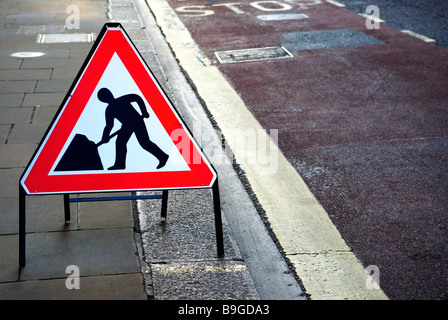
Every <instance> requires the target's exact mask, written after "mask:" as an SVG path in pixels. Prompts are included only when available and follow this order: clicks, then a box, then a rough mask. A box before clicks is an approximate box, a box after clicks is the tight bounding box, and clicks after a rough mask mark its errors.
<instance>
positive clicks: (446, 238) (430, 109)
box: [169, 0, 448, 299]
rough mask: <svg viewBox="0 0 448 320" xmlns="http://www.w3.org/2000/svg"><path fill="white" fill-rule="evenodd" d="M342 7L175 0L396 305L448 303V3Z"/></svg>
mask: <svg viewBox="0 0 448 320" xmlns="http://www.w3.org/2000/svg"><path fill="white" fill-rule="evenodd" d="M341 2H343V3H346V4H347V6H348V8H349V9H350V10H353V11H350V10H347V8H344V7H340V6H338V5H335V4H334V3H329V2H325V1H314V0H309V1H305V0H303V1H292V0H291V1H286V0H285V1H242V0H241V1H237V2H235V1H212V2H211V1H204V2H203V3H201V2H198V1H189V0H186V1H174V0H171V1H169V3H170V5H171V6H172V7H173V8H174V9H175V10H176V12H177V14H178V16H179V17H180V19H181V20H182V22H183V23H184V24H185V26H186V27H187V28H188V30H189V31H190V33H191V35H192V37H193V38H194V40H195V41H196V43H197V44H198V45H199V47H200V48H201V50H202V51H203V53H204V54H205V55H206V56H207V58H208V59H209V60H210V61H212V63H213V64H214V65H216V66H217V67H218V68H219V70H220V71H221V72H222V73H223V74H224V75H225V76H226V77H227V79H228V80H229V82H230V83H231V85H232V86H233V88H235V90H236V91H237V92H238V94H239V95H240V97H241V98H242V99H243V100H244V102H245V104H246V106H247V107H248V108H249V110H250V111H251V112H252V114H253V115H254V116H255V117H256V118H257V120H258V121H259V122H260V124H261V125H262V126H263V127H264V128H265V129H278V130H279V131H278V133H279V134H278V146H279V148H280V149H281V150H282V152H283V153H284V155H285V156H286V158H287V159H288V161H289V162H290V163H291V164H292V165H293V166H294V168H295V169H296V170H297V172H298V173H299V174H300V175H301V176H302V177H303V179H304V180H305V182H306V183H307V185H308V187H309V188H310V189H311V191H312V192H313V194H314V195H315V196H316V198H317V199H318V200H319V202H320V203H321V204H322V206H323V207H324V208H325V209H326V211H327V212H328V215H329V216H330V218H331V220H332V221H333V223H334V224H335V225H336V227H337V229H338V230H339V232H340V233H341V234H342V236H343V238H344V239H345V240H346V242H347V244H348V245H349V246H350V248H351V249H352V250H353V252H354V253H355V254H356V256H357V257H358V258H359V259H360V260H361V262H362V263H363V265H364V266H365V267H366V268H369V267H370V268H376V270H378V272H379V274H377V275H378V276H379V279H380V285H381V288H382V289H383V290H384V291H385V293H386V294H387V295H388V297H389V298H391V299H446V298H447V297H448V291H447V288H448V284H447V281H448V280H447V279H448V263H447V262H448V261H447V258H448V251H447V246H446V243H447V242H448V224H447V221H448V220H447V214H448V211H447V208H448V197H447V194H448V183H447V179H446V177H447V172H448V160H447V159H448V93H447V90H446V87H447V83H448V63H447V61H448V52H447V51H446V49H443V47H446V42H445V41H446V40H445V39H444V38H445V37H446V35H445V34H446V10H445V9H444V8H446V4H445V2H444V1H430V2H424V1H420V2H416V1H377V2H376V3H377V5H378V7H379V9H380V18H381V19H383V20H385V21H386V22H385V23H383V24H381V25H380V28H378V29H368V28H367V27H366V25H365V22H366V18H365V17H361V16H360V15H359V14H357V13H362V12H363V11H364V12H365V7H366V4H367V2H363V1H341ZM371 4H375V1H369V3H368V5H371ZM363 8H364V9H363ZM403 29H407V30H411V31H412V32H415V33H419V34H421V35H424V36H426V37H430V38H433V39H435V40H436V44H434V43H428V42H426V41H423V40H421V39H419V38H417V37H415V36H410V35H408V34H405V33H403V32H402V31H401V30H403ZM444 30H445V31H444ZM272 47H283V48H286V49H287V51H288V52H289V53H290V54H291V56H289V55H285V54H282V53H281V52H272V51H269V50H270V49H269V50H268V53H267V55H270V56H269V58H268V59H266V60H262V59H258V58H257V59H251V57H253V56H251V53H252V51H249V52H246V53H244V54H243V55H242V56H240V57H238V54H236V53H235V52H230V53H229V51H230V50H240V49H253V48H265V49H266V48H272ZM265 49H263V50H265ZM263 50H262V51H263ZM266 50H267V49H266ZM223 51H225V52H227V57H231V58H232V57H233V58H235V57H236V59H237V60H238V59H240V60H239V61H237V62H236V61H234V63H227V62H226V61H225V60H224V59H225V58H226V54H224V55H221V56H219V53H220V52H223ZM264 52H266V51H264ZM263 54H264V53H263V52H261V53H260V52H258V53H256V54H255V55H258V56H260V55H261V56H263ZM223 57H224V58H223ZM244 57H246V58H247V59H246V60H244V59H245V58H244ZM273 57H274V58H273ZM299 277H300V274H299Z"/></svg>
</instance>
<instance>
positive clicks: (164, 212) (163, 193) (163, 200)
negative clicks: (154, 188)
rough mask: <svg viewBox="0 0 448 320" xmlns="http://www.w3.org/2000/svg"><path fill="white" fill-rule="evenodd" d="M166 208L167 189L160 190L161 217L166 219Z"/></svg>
mask: <svg viewBox="0 0 448 320" xmlns="http://www.w3.org/2000/svg"><path fill="white" fill-rule="evenodd" d="M167 209H168V190H163V192H162V214H161V216H162V218H164V219H166V211H167Z"/></svg>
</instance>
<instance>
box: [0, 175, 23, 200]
mask: <svg viewBox="0 0 448 320" xmlns="http://www.w3.org/2000/svg"><path fill="white" fill-rule="evenodd" d="M23 170H24V168H13V169H0V181H1V182H2V183H1V184H0V198H3V197H18V196H19V178H20V176H21V175H22V173H23Z"/></svg>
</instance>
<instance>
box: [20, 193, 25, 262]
mask: <svg viewBox="0 0 448 320" xmlns="http://www.w3.org/2000/svg"><path fill="white" fill-rule="evenodd" d="M25 196H26V192H25V190H23V187H22V186H19V266H21V267H24V266H25V260H26V257H25V250H26V247H25V246H26V244H25V235H26V229H25V222H26V212H25V211H26V208H25V204H26V199H25Z"/></svg>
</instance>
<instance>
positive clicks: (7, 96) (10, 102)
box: [0, 93, 24, 108]
mask: <svg viewBox="0 0 448 320" xmlns="http://www.w3.org/2000/svg"><path fill="white" fill-rule="evenodd" d="M23 96H24V94H23V93H0V108H1V107H6V108H14V107H20V104H21V103H22V100H23Z"/></svg>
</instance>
